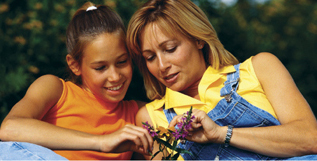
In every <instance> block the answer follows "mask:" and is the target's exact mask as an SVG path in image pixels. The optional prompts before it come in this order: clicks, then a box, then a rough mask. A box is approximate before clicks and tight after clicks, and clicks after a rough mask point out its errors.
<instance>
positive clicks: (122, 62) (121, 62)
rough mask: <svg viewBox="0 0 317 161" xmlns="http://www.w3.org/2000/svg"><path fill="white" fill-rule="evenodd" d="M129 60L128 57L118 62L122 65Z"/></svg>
mask: <svg viewBox="0 0 317 161" xmlns="http://www.w3.org/2000/svg"><path fill="white" fill-rule="evenodd" d="M127 62H128V60H127V59H126V60H123V61H119V62H118V64H119V65H120V64H125V63H127Z"/></svg>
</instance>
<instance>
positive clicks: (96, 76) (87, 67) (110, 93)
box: [80, 33, 132, 102]
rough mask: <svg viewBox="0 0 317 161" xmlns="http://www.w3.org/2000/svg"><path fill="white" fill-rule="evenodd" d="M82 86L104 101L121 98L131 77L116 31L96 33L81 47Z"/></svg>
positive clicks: (121, 40) (124, 50)
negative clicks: (95, 35) (96, 34)
mask: <svg viewBox="0 0 317 161" xmlns="http://www.w3.org/2000/svg"><path fill="white" fill-rule="evenodd" d="M80 71H81V77H82V80H83V88H84V89H87V90H89V91H91V92H92V93H93V94H94V95H95V96H98V97H99V98H102V99H103V100H105V101H107V102H119V101H121V100H122V99H123V98H124V96H125V94H126V92H127V90H128V87H129V84H130V82H131V79H132V66H131V61H130V58H129V55H128V52H127V49H126V46H125V42H124V40H123V39H122V37H121V35H120V34H118V33H111V34H109V33H105V34H101V35H99V36H98V37H97V38H96V39H95V40H94V41H93V42H91V43H89V44H88V45H87V47H86V48H85V50H84V56H83V60H82V64H81V68H80Z"/></svg>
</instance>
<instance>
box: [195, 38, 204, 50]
mask: <svg viewBox="0 0 317 161" xmlns="http://www.w3.org/2000/svg"><path fill="white" fill-rule="evenodd" d="M196 45H197V48H198V49H202V48H203V47H204V46H205V41H202V40H197V41H196Z"/></svg>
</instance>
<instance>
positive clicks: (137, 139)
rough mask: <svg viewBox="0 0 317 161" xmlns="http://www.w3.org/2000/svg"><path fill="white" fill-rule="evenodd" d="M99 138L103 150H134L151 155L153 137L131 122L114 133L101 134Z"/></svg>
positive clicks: (115, 151)
mask: <svg viewBox="0 0 317 161" xmlns="http://www.w3.org/2000/svg"><path fill="white" fill-rule="evenodd" d="M99 139H100V144H99V146H100V147H101V148H100V150H101V151H103V152H113V153H120V152H125V151H134V152H138V153H141V154H146V155H149V151H152V150H151V149H152V147H153V139H152V137H151V136H150V134H149V133H148V131H147V130H146V129H144V128H142V127H138V126H134V125H131V124H128V125H125V126H124V127H122V128H121V129H119V130H117V131H116V132H114V133H111V134H108V135H103V136H100V137H99Z"/></svg>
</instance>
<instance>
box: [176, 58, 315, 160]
mask: <svg viewBox="0 0 317 161" xmlns="http://www.w3.org/2000/svg"><path fill="white" fill-rule="evenodd" d="M252 63H253V66H254V70H255V73H256V75H257V77H258V79H259V81H260V83H261V85H262V87H263V89H264V92H265V93H266V96H267V98H268V99H269V101H270V103H271V104H272V106H273V108H274V110H275V113H276V114H277V117H278V119H279V121H280V123H281V125H279V126H268V127H252V128H233V133H232V137H231V140H230V145H232V146H235V147H237V148H240V149H244V150H248V151H252V152H256V153H259V154H263V155H267V156H272V157H292V156H300V155H307V154H317V122H316V118H315V116H314V114H313V113H312V111H311V109H310V106H309V105H308V103H307V102H306V100H305V99H304V97H303V96H302V94H301V93H300V91H299V90H298V88H297V87H296V85H295V83H294V81H293V79H292V77H291V75H290V74H289V72H288V71H287V69H286V68H285V67H284V65H283V64H282V63H281V62H280V61H279V60H278V59H277V58H276V57H275V56H274V55H272V54H270V53H260V54H258V55H256V56H254V57H253V58H252ZM193 115H195V116H196V118H195V119H194V121H193V124H192V125H193V135H192V136H191V137H188V140H192V141H195V142H199V143H207V142H212V143H224V141H225V136H226V133H227V129H228V128H227V127H226V126H223V127H221V126H218V125H217V124H215V123H214V122H213V121H212V120H211V119H210V118H209V117H208V116H207V114H206V113H205V112H203V111H200V110H193ZM181 117H182V116H181V115H178V116H177V117H174V119H173V120H172V121H171V123H170V126H175V125H176V123H177V122H179V121H181V119H180V118H181ZM201 127H202V128H201Z"/></svg>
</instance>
